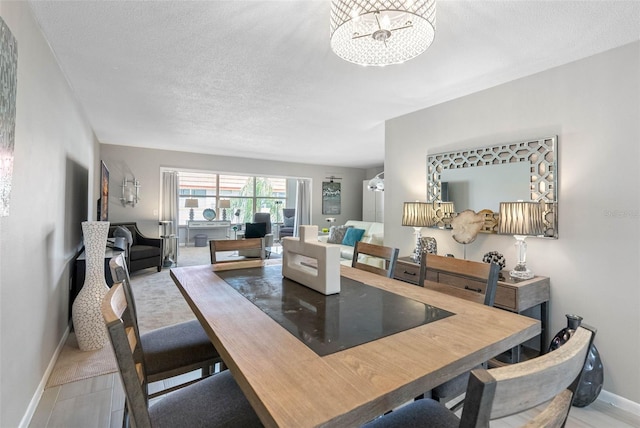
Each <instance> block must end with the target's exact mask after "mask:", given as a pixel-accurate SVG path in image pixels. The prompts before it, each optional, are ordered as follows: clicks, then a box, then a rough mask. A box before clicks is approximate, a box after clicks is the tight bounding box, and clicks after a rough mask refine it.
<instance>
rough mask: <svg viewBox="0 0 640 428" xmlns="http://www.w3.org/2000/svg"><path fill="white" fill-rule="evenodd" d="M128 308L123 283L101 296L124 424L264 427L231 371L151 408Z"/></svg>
mask: <svg viewBox="0 0 640 428" xmlns="http://www.w3.org/2000/svg"><path fill="white" fill-rule="evenodd" d="M129 309H130V307H129V306H128V304H127V299H126V297H125V292H124V288H123V286H122V283H121V282H117V283H115V284H114V285H113V287H112V288H111V290H109V292H108V293H107V295H106V296H105V298H104V300H103V301H102V316H103V318H104V321H105V324H106V327H107V331H108V333H109V338H110V339H111V345H112V346H113V350H114V352H115V356H116V360H117V363H118V369H119V372H120V376H121V379H122V384H123V387H124V391H125V397H126V403H127V407H128V409H129V411H128V414H127V415H126V416H125V420H124V421H123V422H124V426H127V425H128V424H127V422H130V423H131V426H134V427H136V428H150V427H154V428H160V427H179V426H180V427H204V426H207V427H228V426H240V427H254V426H255V427H259V426H262V424H261V423H260V419H259V418H258V416H257V415H256V413H255V412H254V410H253V408H252V407H251V404H250V403H249V401H247V399H246V397H245V396H244V394H243V393H242V390H241V389H240V387H239V386H238V384H237V383H236V382H235V381H234V379H233V376H232V375H231V372H230V371H229V370H225V371H224V372H221V373H219V374H215V375H213V376H210V377H207V378H206V379H203V380H200V381H198V382H195V383H192V384H190V385H188V386H185V387H184V388H182V389H180V390H178V391H175V392H172V393H171V394H168V395H167V396H165V397H163V398H162V399H161V400H158V401H157V402H156V403H155V404H154V405H152V406H151V407H149V398H148V397H149V394H148V380H147V378H146V377H145V376H144V373H145V370H146V369H145V362H144V360H137V359H136V358H135V357H134V355H135V353H136V350H138V349H139V348H140V345H141V344H140V342H139V341H138V340H137V339H138V338H137V336H136V334H135V333H134V332H133V331H132V330H133V327H131V326H127V325H126V322H125V320H124V319H123V317H125V316H126V312H127V310H129Z"/></svg>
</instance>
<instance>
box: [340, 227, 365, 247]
mask: <svg viewBox="0 0 640 428" xmlns="http://www.w3.org/2000/svg"><path fill="white" fill-rule="evenodd" d="M362 235H364V229H356V228H355V227H352V228H350V229H347V233H345V234H344V239H343V240H342V245H348V246H350V247H354V246H355V245H356V242H358V241H359V240H361V239H362Z"/></svg>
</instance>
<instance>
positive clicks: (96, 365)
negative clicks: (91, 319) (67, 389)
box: [45, 332, 118, 388]
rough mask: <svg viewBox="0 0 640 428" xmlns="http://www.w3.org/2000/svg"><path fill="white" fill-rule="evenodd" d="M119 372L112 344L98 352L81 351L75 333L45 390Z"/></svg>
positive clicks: (63, 351) (57, 362)
mask: <svg viewBox="0 0 640 428" xmlns="http://www.w3.org/2000/svg"><path fill="white" fill-rule="evenodd" d="M117 370H118V366H117V363H116V358H115V355H114V354H113V349H111V344H109V343H107V344H106V345H105V346H103V347H102V349H98V350H96V351H81V350H80V348H79V347H78V341H77V339H76V335H75V333H73V332H71V333H69V337H68V338H67V341H66V343H65V344H64V347H63V348H62V351H61V352H60V355H59V356H58V360H57V361H56V365H55V367H54V369H53V371H52V372H51V376H49V380H48V381H47V386H46V387H45V388H51V387H53V386H58V385H62V384H65V383H69V382H75V381H78V380H82V379H87V378H90V377H94V376H100V375H104V374H108V373H113V372H116V371H117Z"/></svg>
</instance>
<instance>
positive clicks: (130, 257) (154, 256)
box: [109, 223, 164, 273]
mask: <svg viewBox="0 0 640 428" xmlns="http://www.w3.org/2000/svg"><path fill="white" fill-rule="evenodd" d="M118 226H122V227H124V228H126V229H127V230H128V231H129V233H130V234H131V240H130V242H131V243H130V244H129V251H127V266H128V267H129V272H130V273H131V272H136V271H139V270H141V269H147V268H150V267H155V268H157V269H158V272H160V271H161V270H162V255H163V254H164V247H163V242H162V239H160V238H149V237H148V236H144V235H143V234H142V232H140V230H139V229H138V226H136V223H111V225H110V226H109V237H110V238H111V237H113V236H114V233H116V230H117V229H118ZM118 233H120V232H118Z"/></svg>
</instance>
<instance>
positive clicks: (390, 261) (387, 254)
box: [351, 241, 398, 278]
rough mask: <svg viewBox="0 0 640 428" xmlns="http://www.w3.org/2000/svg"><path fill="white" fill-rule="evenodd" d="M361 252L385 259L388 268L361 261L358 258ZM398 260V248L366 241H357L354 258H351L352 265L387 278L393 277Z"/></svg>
mask: <svg viewBox="0 0 640 428" xmlns="http://www.w3.org/2000/svg"><path fill="white" fill-rule="evenodd" d="M361 254H364V255H367V256H371V257H377V258H380V259H384V263H385V267H386V269H382V268H379V267H377V266H373V265H370V264H366V263H362V262H360V261H359V260H358V256H359V255H361ZM397 260H398V249H397V248H392V247H385V246H384V245H374V244H368V243H366V242H360V241H358V242H356V245H355V248H354V249H353V259H352V260H351V267H354V268H356V269H360V270H365V271H368V272H372V273H375V274H378V275H382V276H386V277H387V278H393V271H394V270H395V268H396V261H397Z"/></svg>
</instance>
